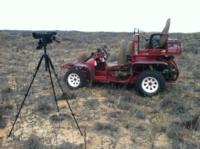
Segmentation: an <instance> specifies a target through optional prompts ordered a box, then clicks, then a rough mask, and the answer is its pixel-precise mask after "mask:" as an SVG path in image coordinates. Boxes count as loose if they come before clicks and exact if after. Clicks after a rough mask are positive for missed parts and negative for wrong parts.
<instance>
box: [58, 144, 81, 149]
mask: <svg viewBox="0 0 200 149" xmlns="http://www.w3.org/2000/svg"><path fill="white" fill-rule="evenodd" d="M78 148H79V146H77V145H75V144H72V143H69V142H65V143H63V144H61V145H59V146H58V147H56V149H78Z"/></svg>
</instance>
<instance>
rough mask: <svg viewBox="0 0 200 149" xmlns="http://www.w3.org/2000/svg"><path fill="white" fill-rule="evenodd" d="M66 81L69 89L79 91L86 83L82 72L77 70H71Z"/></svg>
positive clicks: (66, 76) (66, 75)
mask: <svg viewBox="0 0 200 149" xmlns="http://www.w3.org/2000/svg"><path fill="white" fill-rule="evenodd" d="M64 80H65V82H66V83H67V85H68V87H69V88H71V89H77V88H79V87H82V86H83V85H84V84H85V83H84V82H85V81H86V78H85V76H84V74H83V73H82V71H81V70H76V69H75V70H69V71H68V72H67V73H66V74H65V78H64Z"/></svg>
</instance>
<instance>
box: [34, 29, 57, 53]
mask: <svg viewBox="0 0 200 149" xmlns="http://www.w3.org/2000/svg"><path fill="white" fill-rule="evenodd" d="M56 34H57V33H56V32H33V33H32V35H33V38H35V39H39V41H38V45H37V47H36V49H38V50H40V49H42V48H44V49H45V50H46V46H47V44H50V43H52V42H53V41H56V42H57V43H59V42H60V41H58V40H57V39H56Z"/></svg>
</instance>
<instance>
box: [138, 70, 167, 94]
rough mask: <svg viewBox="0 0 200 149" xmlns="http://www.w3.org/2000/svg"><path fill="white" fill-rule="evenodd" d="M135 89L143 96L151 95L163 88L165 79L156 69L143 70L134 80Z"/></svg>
mask: <svg viewBox="0 0 200 149" xmlns="http://www.w3.org/2000/svg"><path fill="white" fill-rule="evenodd" d="M135 85H136V89H137V90H138V92H139V93H140V94H141V95H143V96H153V95H156V94H158V93H159V92H160V91H162V90H163V89H164V88H165V79H164V77H163V76H162V74H161V73H159V72H158V71H144V72H142V73H141V74H139V76H138V78H137V80H136V84H135Z"/></svg>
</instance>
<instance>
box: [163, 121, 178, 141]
mask: <svg viewBox="0 0 200 149" xmlns="http://www.w3.org/2000/svg"><path fill="white" fill-rule="evenodd" d="M166 133H167V135H168V137H169V138H172V139H182V126H181V125H180V124H179V123H176V122H172V123H171V124H170V125H169V126H168V127H167V129H166Z"/></svg>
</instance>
